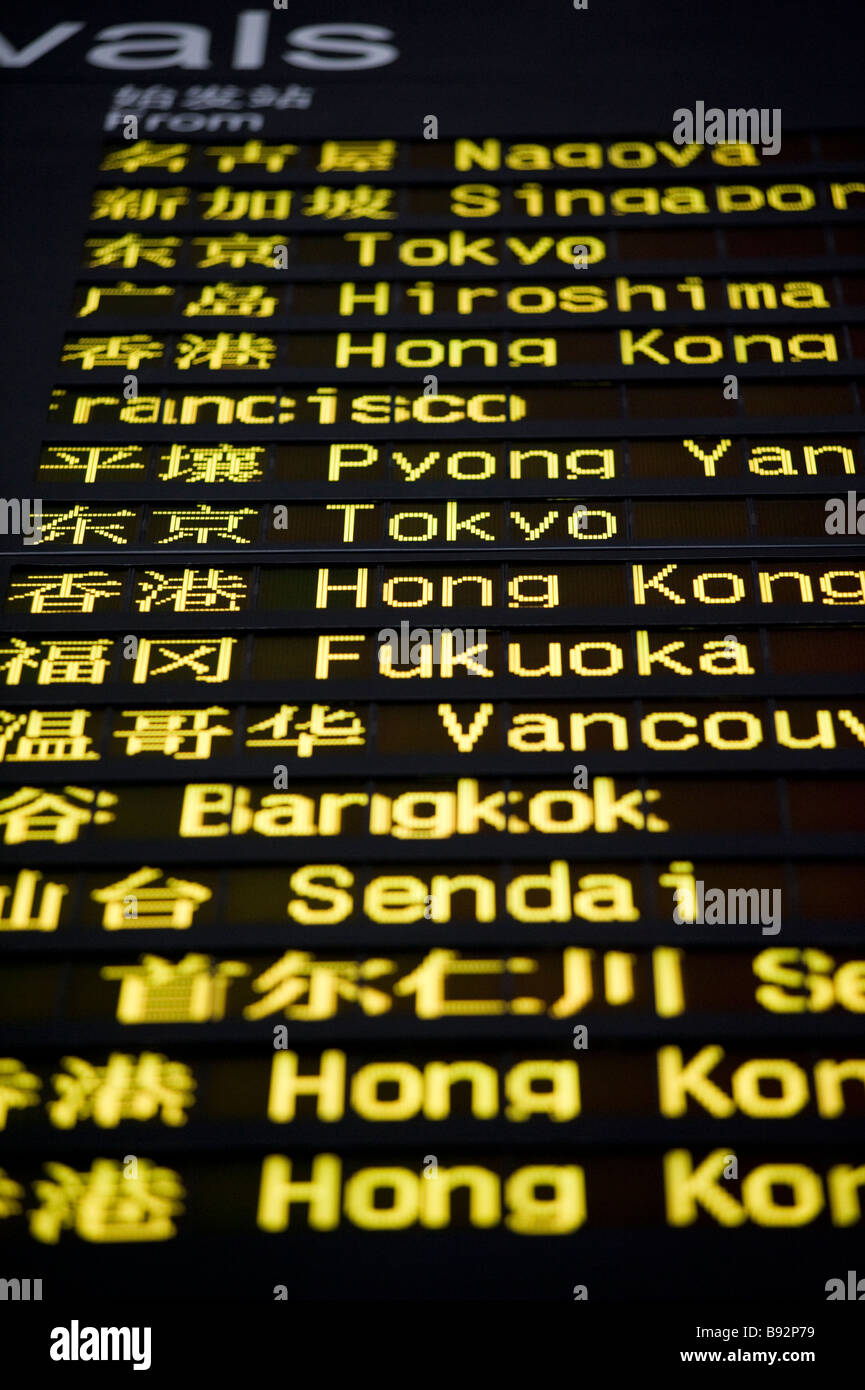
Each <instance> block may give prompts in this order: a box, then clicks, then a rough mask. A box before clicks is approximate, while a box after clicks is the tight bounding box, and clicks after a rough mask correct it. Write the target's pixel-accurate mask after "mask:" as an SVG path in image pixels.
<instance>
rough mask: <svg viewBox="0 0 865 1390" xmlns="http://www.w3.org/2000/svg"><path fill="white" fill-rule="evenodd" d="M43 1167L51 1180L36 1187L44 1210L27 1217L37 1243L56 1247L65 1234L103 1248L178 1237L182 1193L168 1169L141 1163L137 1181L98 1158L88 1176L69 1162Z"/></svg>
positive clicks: (119, 1167) (120, 1167) (40, 1208)
mask: <svg viewBox="0 0 865 1390" xmlns="http://www.w3.org/2000/svg"><path fill="white" fill-rule="evenodd" d="M44 1168H45V1172H46V1173H47V1174H48V1179H47V1180H40V1181H37V1182H35V1183H34V1184H33V1191H34V1193H35V1195H36V1198H37V1200H38V1202H39V1203H40V1205H39V1206H38V1207H36V1208H34V1209H33V1210H32V1211H29V1212H28V1213H27V1216H28V1220H29V1222H30V1234H31V1235H32V1237H33V1239H34V1240H39V1241H42V1243H43V1244H45V1245H56V1243H57V1241H58V1240H59V1239H60V1232H61V1231H64V1230H67V1231H74V1232H75V1234H76V1235H77V1236H80V1237H81V1239H82V1240H89V1241H96V1242H99V1243H102V1242H109V1241H110V1242H117V1241H147V1240H170V1239H171V1237H172V1236H173V1235H175V1234H176V1231H177V1228H176V1227H175V1225H174V1222H173V1220H172V1218H173V1217H174V1216H177V1215H178V1214H179V1213H180V1212H181V1211H182V1210H183V1207H182V1202H181V1198H182V1197H183V1195H184V1193H183V1185H182V1183H181V1181H180V1177H179V1175H178V1174H177V1173H175V1172H173V1171H172V1170H171V1169H170V1168H157V1166H156V1164H154V1163H151V1161H150V1159H148V1158H140V1159H139V1160H138V1173H137V1176H136V1177H135V1178H133V1179H129V1178H127V1177H126V1175H125V1173H124V1171H123V1165H122V1164H121V1163H120V1162H118V1161H117V1160H116V1159H113V1158H97V1159H96V1160H95V1161H94V1162H93V1164H92V1165H91V1167H90V1171H89V1173H87V1172H85V1173H78V1172H76V1171H75V1170H74V1169H73V1168H69V1167H67V1166H66V1164H65V1163H46V1164H45V1165H44Z"/></svg>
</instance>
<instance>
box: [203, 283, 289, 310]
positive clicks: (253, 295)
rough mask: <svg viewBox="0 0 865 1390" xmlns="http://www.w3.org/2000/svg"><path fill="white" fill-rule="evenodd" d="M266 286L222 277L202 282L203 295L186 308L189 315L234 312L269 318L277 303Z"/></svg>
mask: <svg viewBox="0 0 865 1390" xmlns="http://www.w3.org/2000/svg"><path fill="white" fill-rule="evenodd" d="M265 288H266V286H264V285H232V284H228V283H227V282H226V281H224V280H220V281H219V283H218V284H215V285H202V287H201V294H200V295H199V296H198V298H197V299H193V300H192V301H191V302H190V303H189V304H187V306H186V308H185V309H184V311H183V312H184V314H186V315H188V317H189V318H195V317H196V316H199V317H201V318H206V317H208V316H211V315H217V316H218V315H220V314H226V315H228V314H231V315H235V314H236V315H238V316H239V315H244V316H245V317H247V318H251V319H268V318H270V317H271V316H272V315H273V312H274V310H275V309H276V306H277V302H278V301H277V299H276V296H275V295H272V294H267V295H266V294H265V292H264V291H265Z"/></svg>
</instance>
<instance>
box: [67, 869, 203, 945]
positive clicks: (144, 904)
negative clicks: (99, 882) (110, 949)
mask: <svg viewBox="0 0 865 1390" xmlns="http://www.w3.org/2000/svg"><path fill="white" fill-rule="evenodd" d="M162 877H163V872H162V870H161V869H151V868H148V867H145V868H143V869H139V870H138V872H137V873H134V874H127V876H126V878H123V879H119V880H118V882H117V883H109V885H108V887H107V888H95V889H94V890H93V892H92V893H91V894H90V896H91V898H92V899H93V901H94V902H97V903H104V904H105V911H104V912H103V914H102V925H103V927H104V928H105V930H106V931H125V930H132V931H141V930H143V929H146V928H149V927H166V928H169V929H171V930H173V931H185V930H186V928H187V927H190V926H191V925H192V918H193V916H194V914H195V913H196V911H197V910H198V908H199V907H200V906H201V904H202V903H206V902H209V901H210V899H211V897H212V896H213V894H212V893H211V891H210V889H209V888H205V887H204V885H203V884H201V883H187V882H186V880H185V879H182V878H166V880H165V883H164V884H163V886H162V887H161V888H156V887H155V886H154V885H155V884H156V882H157V881H158V880H159V879H160V878H162ZM130 898H132V899H133V901H134V907H135V911H134V915H132V916H128V915H127V908H128V907H129V906H130V904H129V902H128V899H130Z"/></svg>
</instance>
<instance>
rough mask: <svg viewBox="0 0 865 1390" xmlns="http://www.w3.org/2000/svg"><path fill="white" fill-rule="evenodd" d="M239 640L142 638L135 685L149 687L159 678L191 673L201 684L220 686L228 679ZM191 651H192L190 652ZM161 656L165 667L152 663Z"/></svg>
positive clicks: (136, 665)
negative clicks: (235, 645)
mask: <svg viewBox="0 0 865 1390" xmlns="http://www.w3.org/2000/svg"><path fill="white" fill-rule="evenodd" d="M237 640H238V639H237V638H236V637H214V638H212V639H211V640H208V639H206V638H197V637H166V638H156V637H153V638H151V637H142V638H141V640H140V642H139V643H138V656H137V657H136V659H135V671H134V673H133V676H132V681H133V684H135V685H146V684H147V682H148V680H149V679H151V678H152V679H156V677H157V676H167V675H173V674H174V673H175V672H176V671H180V670H183V671H191V672H192V674H193V676H194V677H195V679H196V680H197V681H203V682H206V683H208V684H213V685H217V684H219V683H220V682H221V681H224V680H227V679H228V673H229V670H230V667H231V654H232V648H233V646H234V644H235V642H236V641H237ZM187 649H188V650H187ZM154 654H157V659H158V660H161V661H162V665H161V666H155V665H152V664H151V662H152V660H153V658H154Z"/></svg>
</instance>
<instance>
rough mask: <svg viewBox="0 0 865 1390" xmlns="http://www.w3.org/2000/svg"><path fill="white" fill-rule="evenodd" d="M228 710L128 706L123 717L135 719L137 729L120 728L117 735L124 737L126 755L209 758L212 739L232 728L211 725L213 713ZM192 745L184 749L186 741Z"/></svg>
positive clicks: (228, 731) (219, 708) (217, 713)
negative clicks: (209, 723) (156, 754)
mask: <svg viewBox="0 0 865 1390" xmlns="http://www.w3.org/2000/svg"><path fill="white" fill-rule="evenodd" d="M225 714H228V710H227V709H222V708H221V707H220V706H218V705H211V706H210V708H209V709H137V710H136V709H125V710H123V718H124V719H134V720H135V727H134V729H128V730H127V729H118V730H116V731H115V733H114V737H115V738H125V739H126V740H127V744H126V756H127V757H129V758H132V757H134V756H135V754H136V753H164V754H165V755H166V756H167V757H170V758H179V759H181V760H183V759H187V758H209V757H210V754H211V748H212V744H213V740H214V739H215V738H216V737H217V736H218V735H220V734H224V735H228V734H231V733H232V732H233V731H232V729H231V728H230V726H229V727H226V726H225V725H224V724H216V725H214V727H213V728H208V720H209V718H210V716H211V715H225ZM186 743H191V744H192V747H191V748H190V749H187V751H186V752H183V751H181V750H182V749H183V747H184V744H186Z"/></svg>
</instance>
